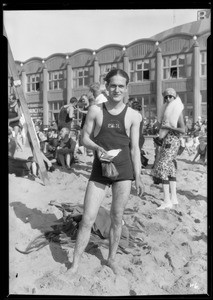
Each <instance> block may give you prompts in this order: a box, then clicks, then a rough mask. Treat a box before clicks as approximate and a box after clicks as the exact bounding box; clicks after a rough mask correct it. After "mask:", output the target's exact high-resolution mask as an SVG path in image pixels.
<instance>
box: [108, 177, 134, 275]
mask: <svg viewBox="0 0 213 300" xmlns="http://www.w3.org/2000/svg"><path fill="white" fill-rule="evenodd" d="M130 191H131V181H130V180H126V181H119V182H115V183H114V184H113V185H112V205H111V212H110V215H111V227H110V235H109V256H108V260H107V265H108V266H109V267H110V268H111V269H112V270H113V272H114V273H115V274H119V273H120V272H119V268H118V267H117V265H116V263H115V256H116V252H117V249H118V245H119V241H120V237H121V231H122V218H123V212H124V209H125V206H126V204H127V201H128V199H129V194H130Z"/></svg>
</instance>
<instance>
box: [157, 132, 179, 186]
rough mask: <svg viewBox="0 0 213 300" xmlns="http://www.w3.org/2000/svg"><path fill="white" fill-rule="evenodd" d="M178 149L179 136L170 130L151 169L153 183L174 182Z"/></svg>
mask: <svg viewBox="0 0 213 300" xmlns="http://www.w3.org/2000/svg"><path fill="white" fill-rule="evenodd" d="M179 147H180V134H179V133H177V132H173V131H172V130H170V131H169V132H168V134H167V135H166V137H165V138H164V140H163V145H162V147H161V149H160V150H159V151H160V153H159V156H158V157H159V158H158V160H157V161H156V162H155V165H154V168H153V172H152V176H153V180H154V183H156V184H158V183H168V181H169V180H174V181H175V180H176V169H177V163H176V156H177V154H178V149H179Z"/></svg>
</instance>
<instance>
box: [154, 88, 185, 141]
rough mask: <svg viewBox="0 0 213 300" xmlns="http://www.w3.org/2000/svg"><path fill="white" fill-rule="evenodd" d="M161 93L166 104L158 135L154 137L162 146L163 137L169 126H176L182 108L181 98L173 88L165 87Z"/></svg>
mask: <svg viewBox="0 0 213 300" xmlns="http://www.w3.org/2000/svg"><path fill="white" fill-rule="evenodd" d="M163 95H164V103H166V105H164V112H163V116H162V126H161V128H160V131H159V136H158V137H156V138H154V141H155V143H156V144H158V145H159V146H162V143H163V139H164V138H165V136H166V135H167V133H168V132H169V128H177V122H178V119H179V116H180V114H181V112H182V110H183V108H184V106H183V103H182V101H181V99H180V98H179V97H178V96H177V94H176V91H175V90H174V89H172V88H168V89H166V90H165V92H164V93H163Z"/></svg>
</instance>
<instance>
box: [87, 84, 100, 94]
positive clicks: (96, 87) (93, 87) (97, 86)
mask: <svg viewBox="0 0 213 300" xmlns="http://www.w3.org/2000/svg"><path fill="white" fill-rule="evenodd" d="M89 89H90V91H91V92H92V91H98V90H99V89H100V83H99V82H94V83H92V84H90V86H89Z"/></svg>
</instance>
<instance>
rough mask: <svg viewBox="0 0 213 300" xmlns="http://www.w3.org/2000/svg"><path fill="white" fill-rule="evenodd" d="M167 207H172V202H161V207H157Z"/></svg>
mask: <svg viewBox="0 0 213 300" xmlns="http://www.w3.org/2000/svg"><path fill="white" fill-rule="evenodd" d="M166 208H172V203H171V202H168V203H167V202H166V203H163V204H161V205H160V206H159V207H157V209H166Z"/></svg>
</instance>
